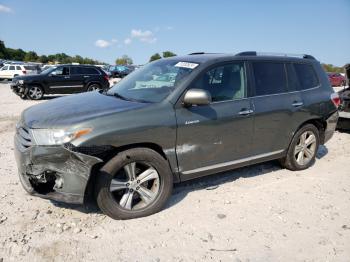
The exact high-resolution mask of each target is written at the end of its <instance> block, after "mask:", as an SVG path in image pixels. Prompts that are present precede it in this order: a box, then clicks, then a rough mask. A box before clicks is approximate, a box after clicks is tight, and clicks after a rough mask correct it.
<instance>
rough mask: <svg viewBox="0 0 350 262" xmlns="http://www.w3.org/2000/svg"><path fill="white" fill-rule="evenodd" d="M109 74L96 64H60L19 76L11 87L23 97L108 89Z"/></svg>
mask: <svg viewBox="0 0 350 262" xmlns="http://www.w3.org/2000/svg"><path fill="white" fill-rule="evenodd" d="M108 80H109V79H108V76H107V74H106V73H105V72H104V71H103V70H102V69H100V68H99V67H96V66H89V65H59V66H55V67H51V68H48V69H46V70H44V71H43V72H41V73H40V74H37V75H27V76H18V77H15V78H14V79H13V80H12V83H11V88H12V90H13V91H14V92H15V93H16V94H17V95H19V96H20V97H21V98H23V99H25V98H29V99H32V100H39V99H41V98H42V97H43V96H44V94H73V93H80V92H86V91H93V90H99V89H108V88H109V81H108Z"/></svg>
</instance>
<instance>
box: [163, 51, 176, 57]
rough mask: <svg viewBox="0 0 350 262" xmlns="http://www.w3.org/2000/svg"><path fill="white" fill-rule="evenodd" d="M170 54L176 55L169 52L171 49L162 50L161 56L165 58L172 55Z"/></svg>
mask: <svg viewBox="0 0 350 262" xmlns="http://www.w3.org/2000/svg"><path fill="white" fill-rule="evenodd" d="M172 56H176V54H175V53H173V52H171V51H164V52H163V57H164V58H166V57H172Z"/></svg>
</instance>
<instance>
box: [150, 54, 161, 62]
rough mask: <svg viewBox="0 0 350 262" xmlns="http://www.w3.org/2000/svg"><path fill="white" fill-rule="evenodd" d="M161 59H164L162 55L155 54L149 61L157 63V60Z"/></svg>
mask: <svg viewBox="0 0 350 262" xmlns="http://www.w3.org/2000/svg"><path fill="white" fill-rule="evenodd" d="M161 58H162V57H161V56H160V54H158V53H155V54H154V55H152V56H151V57H150V59H149V61H150V62H152V61H156V60H158V59H161Z"/></svg>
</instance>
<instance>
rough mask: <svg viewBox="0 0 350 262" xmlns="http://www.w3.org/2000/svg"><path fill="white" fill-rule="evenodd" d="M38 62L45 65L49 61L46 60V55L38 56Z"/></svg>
mask: <svg viewBox="0 0 350 262" xmlns="http://www.w3.org/2000/svg"><path fill="white" fill-rule="evenodd" d="M38 61H39V62H40V63H43V64H46V63H48V62H49V59H48V58H47V56H46V55H41V56H39V58H38Z"/></svg>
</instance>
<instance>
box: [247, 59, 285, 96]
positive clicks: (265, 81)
mask: <svg viewBox="0 0 350 262" xmlns="http://www.w3.org/2000/svg"><path fill="white" fill-rule="evenodd" d="M252 66H253V72H254V80H255V95H256V96H261V95H272V94H279V93H285V92H287V78H286V72H285V68H284V63H280V62H253V63H252Z"/></svg>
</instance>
